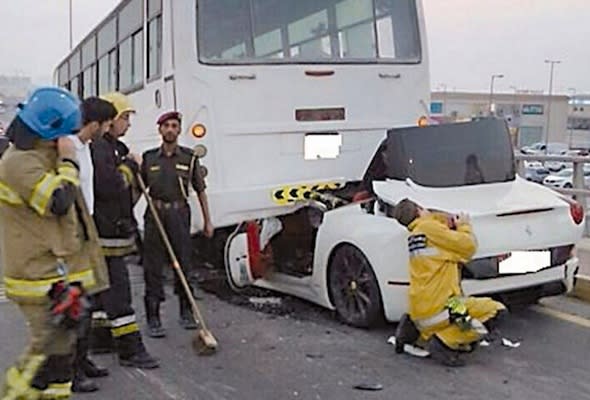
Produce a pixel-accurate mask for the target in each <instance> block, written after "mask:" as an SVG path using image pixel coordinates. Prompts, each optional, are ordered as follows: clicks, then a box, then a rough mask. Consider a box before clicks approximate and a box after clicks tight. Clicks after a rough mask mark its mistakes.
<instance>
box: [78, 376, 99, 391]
mask: <svg viewBox="0 0 590 400" xmlns="http://www.w3.org/2000/svg"><path fill="white" fill-rule="evenodd" d="M97 390H98V385H97V384H96V383H95V382H94V381H92V380H91V379H88V378H87V377H86V375H84V373H83V372H82V371H78V372H77V373H76V375H75V376H74V380H73V382H72V392H75V393H92V392H96V391H97Z"/></svg>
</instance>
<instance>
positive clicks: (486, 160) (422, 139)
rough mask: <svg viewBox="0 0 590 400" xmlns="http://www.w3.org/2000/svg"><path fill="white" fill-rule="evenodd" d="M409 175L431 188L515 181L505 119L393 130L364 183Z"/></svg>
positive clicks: (374, 160) (510, 145) (367, 184)
mask: <svg viewBox="0 0 590 400" xmlns="http://www.w3.org/2000/svg"><path fill="white" fill-rule="evenodd" d="M407 178H410V179H411V180H412V181H414V182H416V183H417V184H419V185H422V186H429V187H453V186H465V185H477V184H488V183H498V182H507V181H512V180H514V179H515V165H514V154H513V149H512V143H511V141H510V135H509V132H508V128H507V126H506V123H505V122H504V121H502V120H498V119H493V118H488V119H483V120H479V121H474V122H467V123H458V124H448V125H435V126H429V127H425V128H401V129H392V130H390V131H389V132H388V135H387V139H386V140H385V141H384V142H383V143H382V144H381V146H380V147H379V149H378V150H377V152H376V154H375V156H374V157H373V160H372V161H371V163H370V165H369V167H368V169H367V172H366V173H365V177H364V182H365V184H366V186H367V188H369V189H370V187H371V185H370V182H372V181H374V180H385V179H396V180H406V179H407Z"/></svg>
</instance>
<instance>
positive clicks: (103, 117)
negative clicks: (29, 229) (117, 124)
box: [68, 97, 117, 393]
mask: <svg viewBox="0 0 590 400" xmlns="http://www.w3.org/2000/svg"><path fill="white" fill-rule="evenodd" d="M81 112H82V129H80V131H79V132H78V133H77V134H76V135H71V136H68V138H69V139H70V140H72V141H73V142H74V146H75V148H76V158H77V160H78V164H79V166H80V189H81V190H82V194H83V197H84V200H85V201H86V205H87V209H88V210H89V213H90V214H91V215H92V213H93V210H94V185H93V182H94V167H93V165H92V157H91V155H90V141H91V140H95V139H98V138H100V137H101V136H102V135H103V134H105V133H106V132H107V131H108V130H109V129H110V126H111V123H112V120H113V119H114V118H115V116H116V115H117V110H115V107H114V106H113V105H112V104H111V103H109V102H108V101H106V100H102V99H100V98H98V97H90V98H87V99H85V100H84V101H83V102H82V105H81ZM103 273H104V274H105V277H106V279H108V271H106V268H105V270H104V271H103ZM105 289H106V288H105ZM95 299H96V297H95V296H93V297H92V299H91V305H92V306H91V308H90V311H91V314H90V315H88V316H85V318H83V319H82V320H81V321H80V327H79V329H78V341H77V343H76V357H75V359H74V382H73V384H72V391H73V392H81V393H88V392H95V391H97V390H98V389H99V388H98V385H97V384H96V383H95V382H94V381H92V380H90V379H88V378H100V377H105V376H108V374H109V372H108V370H107V369H105V368H101V367H98V366H97V365H96V364H95V363H94V362H93V361H92V360H91V359H90V358H89V357H88V349H89V340H90V330H91V324H92V320H91V316H92V315H94V316H96V315H97V314H98V313H100V312H104V311H102V310H101V309H100V306H99V303H98V302H97V301H96V300H95ZM95 320H96V318H95Z"/></svg>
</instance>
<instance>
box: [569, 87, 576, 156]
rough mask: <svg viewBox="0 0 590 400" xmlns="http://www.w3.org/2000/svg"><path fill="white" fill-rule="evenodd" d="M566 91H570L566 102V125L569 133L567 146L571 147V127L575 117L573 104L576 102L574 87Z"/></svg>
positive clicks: (572, 133)
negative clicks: (568, 99)
mask: <svg viewBox="0 0 590 400" xmlns="http://www.w3.org/2000/svg"><path fill="white" fill-rule="evenodd" d="M567 91H568V92H569V93H571V96H570V101H569V102H568V103H569V104H568V117H567V119H568V121H567V125H568V128H569V134H570V143H569V148H570V149H571V148H572V142H573V135H574V132H573V128H574V121H573V118H574V117H575V116H574V115H573V114H574V110H575V104H576V93H577V91H576V88H568V89H567Z"/></svg>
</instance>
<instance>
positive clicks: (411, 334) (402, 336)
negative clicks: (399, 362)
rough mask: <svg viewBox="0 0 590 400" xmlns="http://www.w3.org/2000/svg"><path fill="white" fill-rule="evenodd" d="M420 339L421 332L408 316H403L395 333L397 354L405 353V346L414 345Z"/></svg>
mask: <svg viewBox="0 0 590 400" xmlns="http://www.w3.org/2000/svg"><path fill="white" fill-rule="evenodd" d="M419 337H420V332H418V329H417V328H416V325H414V323H413V322H412V320H411V319H410V316H409V315H408V314H404V315H402V317H401V319H400V320H399V323H398V325H397V329H396V331H395V352H396V353H398V354H401V353H403V352H404V345H406V344H414V343H415V342H416V340H418V338H419Z"/></svg>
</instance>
